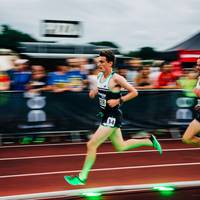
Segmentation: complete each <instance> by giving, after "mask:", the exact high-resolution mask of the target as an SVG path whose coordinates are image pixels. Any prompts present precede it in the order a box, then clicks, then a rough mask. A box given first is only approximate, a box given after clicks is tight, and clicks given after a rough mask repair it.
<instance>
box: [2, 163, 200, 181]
mask: <svg viewBox="0 0 200 200" xmlns="http://www.w3.org/2000/svg"><path fill="white" fill-rule="evenodd" d="M194 165H200V162H196V163H195V162H193V163H171V164H160V165H141V166H128V167H111V168H99V169H91V170H90V171H91V172H98V171H113V170H127V169H145V168H160V167H178V166H194ZM80 171H81V170H70V171H52V172H42V173H30V174H13V175H3V176H0V179H4V178H16V177H27V176H44V175H55V174H71V173H79V172H80Z"/></svg>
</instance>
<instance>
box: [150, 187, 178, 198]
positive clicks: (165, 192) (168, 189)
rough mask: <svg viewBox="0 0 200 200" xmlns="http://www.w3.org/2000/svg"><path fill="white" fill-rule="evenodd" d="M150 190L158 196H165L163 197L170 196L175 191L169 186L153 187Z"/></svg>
mask: <svg viewBox="0 0 200 200" xmlns="http://www.w3.org/2000/svg"><path fill="white" fill-rule="evenodd" d="M152 189H153V190H155V191H158V192H160V195H162V196H165V197H169V196H172V195H173V194H174V191H175V188H174V187H173V186H169V185H165V186H164V185H163V186H155V187H153V188H152Z"/></svg>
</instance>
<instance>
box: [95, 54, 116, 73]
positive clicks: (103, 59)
mask: <svg viewBox="0 0 200 200" xmlns="http://www.w3.org/2000/svg"><path fill="white" fill-rule="evenodd" d="M114 64H115V55H114V53H113V52H112V51H111V50H104V51H101V52H100V54H99V59H98V67H99V69H100V71H106V70H108V69H109V68H112V67H114Z"/></svg>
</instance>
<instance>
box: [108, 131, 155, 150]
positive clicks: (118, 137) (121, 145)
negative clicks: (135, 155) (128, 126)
mask: <svg viewBox="0 0 200 200" xmlns="http://www.w3.org/2000/svg"><path fill="white" fill-rule="evenodd" d="M110 140H111V141H112V144H113V145H114V147H115V148H116V150H117V151H125V150H129V149H132V148H137V147H141V146H153V144H152V142H151V141H150V140H149V139H129V140H124V139H123V137H122V133H121V129H120V128H117V129H116V130H115V131H113V133H112V134H111V135H110Z"/></svg>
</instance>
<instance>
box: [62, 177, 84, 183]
mask: <svg viewBox="0 0 200 200" xmlns="http://www.w3.org/2000/svg"><path fill="white" fill-rule="evenodd" d="M64 179H65V181H67V182H68V183H69V184H70V185H85V183H86V180H81V179H80V178H79V177H78V176H64Z"/></svg>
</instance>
